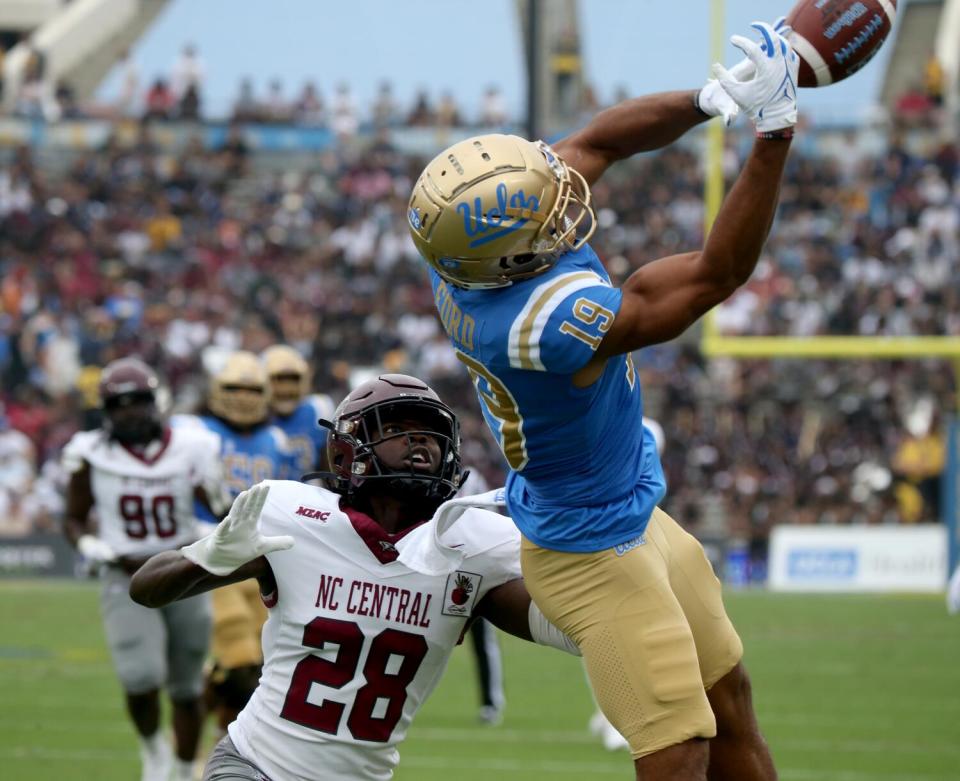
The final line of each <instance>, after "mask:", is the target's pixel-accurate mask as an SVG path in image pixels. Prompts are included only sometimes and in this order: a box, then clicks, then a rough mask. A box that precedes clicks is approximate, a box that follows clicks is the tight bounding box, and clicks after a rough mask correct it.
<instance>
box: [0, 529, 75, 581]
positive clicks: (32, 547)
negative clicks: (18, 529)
mask: <svg viewBox="0 0 960 781" xmlns="http://www.w3.org/2000/svg"><path fill="white" fill-rule="evenodd" d="M76 560H77V554H76V552H75V551H74V550H73V548H72V547H70V543H68V542H67V541H66V540H65V539H64V538H63V535H61V534H30V535H27V536H26V537H0V578H25V577H69V576H71V575H73V574H74V567H75V563H76Z"/></svg>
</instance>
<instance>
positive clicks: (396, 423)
mask: <svg viewBox="0 0 960 781" xmlns="http://www.w3.org/2000/svg"><path fill="white" fill-rule="evenodd" d="M428 425H429V424H427V423H426V422H425V421H423V420H420V419H418V418H416V417H414V416H410V415H404V416H402V417H401V416H398V417H397V418H396V419H395V420H385V421H383V422H382V423H381V428H380V437H379V438H380V439H381V440H382V441H381V442H380V443H379V444H377V445H374V447H373V452H374V454H375V455H376V457H377V459H378V460H379V461H380V463H381V464H382V465H383V466H384V467H386V468H387V469H391V470H396V471H403V472H423V473H424V474H427V475H436V474H439V473H440V468H441V466H442V463H441V460H442V458H443V447H442V446H441V445H440V441H439V440H438V439H437V437H436V436H434V435H433V434H431V433H430V432H429V430H428Z"/></svg>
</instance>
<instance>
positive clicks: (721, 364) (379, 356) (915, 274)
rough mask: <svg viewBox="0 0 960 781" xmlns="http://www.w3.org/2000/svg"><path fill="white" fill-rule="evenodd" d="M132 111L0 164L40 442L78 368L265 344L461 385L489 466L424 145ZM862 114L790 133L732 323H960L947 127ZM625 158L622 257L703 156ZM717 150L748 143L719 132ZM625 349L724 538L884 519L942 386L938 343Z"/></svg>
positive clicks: (13, 301) (335, 386)
mask: <svg viewBox="0 0 960 781" xmlns="http://www.w3.org/2000/svg"><path fill="white" fill-rule="evenodd" d="M148 131H149V129H148V128H147V129H144V131H143V133H142V134H141V135H140V136H139V137H138V138H137V139H136V140H135V141H133V142H132V143H131V144H130V145H129V146H125V145H124V144H123V143H121V141H120V139H119V137H118V138H117V139H113V140H111V141H110V142H108V143H107V144H106V145H105V147H104V148H103V149H102V150H100V151H98V152H96V153H87V154H80V155H79V156H78V157H77V159H76V160H75V161H74V162H73V163H72V164H70V165H69V166H66V167H65V168H63V169H59V170H58V169H52V170H46V171H42V170H41V169H40V168H39V166H38V165H37V164H36V162H35V161H34V160H33V158H32V157H31V155H30V153H29V150H28V149H25V150H19V151H16V152H13V153H12V155H11V157H10V158H9V159H8V160H7V161H6V162H4V163H2V164H0V380H2V381H0V400H3V401H5V402H6V405H7V412H8V416H9V418H10V422H11V426H12V427H13V428H16V429H18V430H20V431H22V432H23V433H24V434H25V435H26V436H27V437H28V438H29V439H30V440H31V441H32V442H33V444H34V447H35V449H36V453H37V456H38V459H39V461H38V462H39V463H40V464H47V463H48V462H49V461H50V458H51V456H54V455H55V454H56V451H57V449H58V447H59V446H60V445H62V443H63V442H64V441H66V439H68V438H69V436H70V434H71V433H72V431H73V429H75V428H76V427H77V426H79V425H81V424H83V420H84V402H83V399H82V396H81V394H80V393H78V392H76V391H75V390H73V386H74V385H75V384H77V383H84V384H85V385H89V384H90V383H89V381H88V380H84V379H83V378H84V377H85V376H87V375H89V373H90V371H91V369H90V368H89V367H96V366H103V365H104V364H105V363H107V362H108V361H110V360H111V359H113V358H116V357H119V356H120V355H123V354H127V353H138V354H141V355H143V356H144V357H145V358H146V359H147V360H148V361H149V362H150V364H151V365H152V366H155V367H156V368H157V369H158V371H161V372H162V373H163V374H164V375H166V376H167V377H169V379H170V383H171V389H172V392H173V394H174V403H175V405H176V406H177V407H178V408H181V409H182V408H184V407H189V406H190V405H191V400H192V399H195V398H196V393H197V381H198V377H200V376H201V372H200V370H199V362H200V357H199V356H200V354H201V352H202V351H203V350H204V349H205V348H207V347H208V346H210V345H217V346H220V347H222V348H223V349H228V350H235V349H238V348H245V349H252V350H255V351H260V350H261V349H263V348H264V347H266V346H268V345H269V344H272V343H274V342H277V341H281V340H282V341H285V342H287V343H290V344H294V345H295V346H296V347H297V348H298V349H299V350H300V351H301V352H302V353H303V354H304V355H305V356H307V357H308V359H309V360H310V362H311V364H312V365H313V366H315V367H316V373H315V383H316V385H315V389H316V390H320V391H324V392H327V393H330V394H331V395H334V396H338V397H342V396H343V394H344V393H345V392H346V390H347V389H348V388H347V383H348V380H349V377H350V375H351V374H352V373H356V372H357V371H358V370H360V369H362V368H363V367H379V366H380V365H382V364H383V363H384V362H386V361H388V360H389V361H400V362H403V363H402V368H404V369H405V370H407V371H410V372H412V373H414V374H422V375H429V377H428V379H429V380H430V381H431V385H433V386H434V387H435V388H436V389H437V391H438V393H440V394H441V395H442V396H444V397H445V398H450V399H463V400H464V402H463V404H464V406H463V407H460V408H458V410H457V412H458V414H460V415H461V419H462V421H463V425H464V441H465V442H467V441H469V442H470V444H469V447H470V449H471V450H470V453H469V454H465V458H468V460H469V461H470V462H471V464H473V465H475V466H476V467H477V468H478V469H479V470H480V471H482V472H483V474H484V476H485V477H487V479H488V480H489V481H490V482H491V484H495V483H497V482H499V481H500V480H502V478H503V473H502V465H501V460H500V456H499V454H498V453H497V451H496V448H495V445H494V444H493V442H492V440H491V439H490V438H489V436H488V435H487V434H486V433H485V427H484V426H483V425H482V421H481V420H480V418H479V412H478V410H477V409H476V407H475V406H474V405H473V394H472V390H471V388H470V385H469V382H470V381H469V379H468V378H467V377H466V376H465V374H464V372H463V370H462V367H460V366H459V363H458V362H457V361H456V359H455V356H453V355H452V354H451V352H450V350H449V347H448V345H447V343H446V341H445V340H444V339H443V338H442V337H437V327H438V326H437V322H436V319H435V317H434V316H433V314H432V311H433V306H432V301H431V297H430V291H429V289H425V286H424V284H423V277H422V272H421V268H420V264H419V262H418V261H417V258H416V254H415V250H413V248H412V245H411V244H410V242H409V241H408V240H407V239H406V227H405V225H406V223H405V219H406V217H405V208H404V207H405V197H404V196H403V195H401V196H399V197H398V196H397V193H405V192H406V187H407V184H408V181H409V176H410V172H411V170H414V171H415V170H419V169H420V167H421V164H422V161H420V160H417V159H415V158H413V157H412V156H411V155H409V154H405V153H403V152H401V151H399V150H398V149H397V148H395V146H393V145H392V144H391V143H389V142H386V141H384V140H383V139H382V138H379V139H377V140H376V141H373V140H372V137H371V138H366V137H364V136H362V135H361V136H359V137H357V138H356V139H355V141H354V143H351V144H350V145H344V146H342V147H334V148H332V149H330V150H329V151H327V152H324V153H323V154H321V155H317V156H310V157H309V159H308V160H307V161H305V158H304V156H303V155H298V156H297V157H296V158H295V160H296V163H291V167H293V166H294V165H295V167H296V170H295V171H293V172H292V175H291V174H286V175H278V174H277V173H276V172H275V171H274V170H272V169H271V170H260V169H259V168H258V167H257V166H252V165H249V164H248V161H249V160H251V159H252V157H253V155H254V154H255V152H254V151H253V150H252V149H251V148H250V147H249V145H248V143H247V142H246V141H245V139H244V137H243V134H242V130H241V128H239V127H237V126H234V127H232V128H231V129H230V130H229V132H228V140H227V141H226V143H225V144H224V145H222V146H220V147H219V148H216V149H204V148H203V147H202V146H199V145H189V146H187V147H185V148H182V149H175V150H171V149H167V148H162V147H161V145H159V144H158V143H157V142H156V141H154V139H153V138H152V137H151V136H150V134H149V132H148ZM870 132H872V133H873V134H874V135H873V136H871V138H872V139H873V141H872V142H871V143H876V144H878V145H879V146H878V148H879V149H880V151H879V152H876V153H867V154H859V155H854V154H852V153H851V150H855V149H856V148H858V146H859V145H860V144H861V143H862V142H863V141H864V137H863V135H862V134H859V133H858V135H857V137H856V138H853V139H851V138H849V137H848V136H846V135H844V134H839V133H823V132H818V131H811V136H812V137H813V140H814V141H815V142H816V143H813V144H810V145H808V147H806V148H804V149H798V150H796V152H797V153H796V154H795V155H794V159H793V161H792V163H791V172H790V175H789V177H788V181H787V184H786V185H785V188H784V193H783V197H782V209H781V212H780V215H779V217H778V220H779V223H778V226H777V229H776V231H775V232H774V234H773V238H772V239H771V241H770V242H769V243H768V246H767V249H766V254H765V257H764V260H763V264H764V267H763V269H762V270H761V272H760V273H758V274H757V276H756V278H755V280H754V281H753V282H752V283H751V285H750V286H748V288H747V289H746V290H745V291H743V293H742V294H741V296H742V297H738V298H737V299H735V301H734V302H733V304H732V306H731V307H725V308H723V309H722V310H721V312H720V316H721V317H720V322H721V323H722V324H724V329H725V332H728V333H741V334H753V335H791V334H804V333H809V334H838V333H844V334H850V333H857V332H861V333H867V334H878V335H883V334H896V333H902V334H952V335H954V336H960V292H958V291H960V260H958V259H957V257H956V253H957V251H958V250H957V249H956V247H957V245H958V242H960V232H958V231H960V228H958V221H960V220H958V211H957V200H956V199H957V195H956V192H957V189H956V188H957V183H958V180H957V175H958V170H960V164H958V162H957V161H958V153H957V144H956V142H955V141H953V140H947V141H945V142H941V141H937V142H936V143H930V144H920V143H916V140H915V139H911V138H910V137H908V136H904V137H903V138H901V137H900V136H889V137H888V136H885V135H884V136H880V135H878V133H877V131H870ZM367 143H372V145H371V146H370V147H369V148H366V147H364V144H367ZM631 165H634V166H636V167H637V168H636V169H635V170H634V172H633V173H632V175H631V177H629V179H630V181H633V182H637V181H639V182H642V183H643V186H641V187H636V186H627V185H626V184H625V183H623V182H621V181H611V182H610V183H608V184H605V185H604V186H603V187H600V188H596V189H595V191H594V197H595V199H596V205H597V213H598V219H600V220H602V221H603V222H604V224H605V226H606V227H607V229H606V230H604V231H603V232H602V239H601V246H599V247H597V250H598V252H599V253H600V254H601V256H602V257H606V258H609V259H610V262H609V266H608V271H609V272H610V274H611V276H613V277H614V278H615V279H617V278H621V277H622V276H623V275H625V274H627V273H629V272H630V271H631V270H632V269H634V268H636V267H637V266H639V265H640V264H642V263H644V262H646V260H647V259H648V258H650V257H657V256H660V255H664V254H667V253H668V252H672V251H681V250H682V249H684V248H686V247H689V246H692V245H694V244H696V243H697V242H699V241H700V233H701V231H702V210H703V205H702V202H701V198H700V193H701V191H702V178H701V164H700V159H699V157H698V155H697V154H695V153H694V152H693V151H692V150H691V149H688V148H684V147H677V148H672V149H669V150H665V151H664V152H663V153H661V154H657V155H648V156H644V157H643V158H640V159H638V160H636V161H634V162H633V163H631ZM725 165H726V167H727V168H728V170H734V169H736V168H737V167H738V166H739V165H740V159H739V145H738V143H737V138H736V137H735V136H734V137H733V139H732V143H731V144H730V146H729V147H728V149H727V150H726V158H725ZM61 202H62V203H61ZM920 269H922V270H924V271H923V272H922V273H921V271H920ZM933 272H936V274H937V275H939V276H930V277H929V279H928V276H927V275H928V274H931V273H933ZM934 280H937V281H934ZM131 282H132V283H135V285H132V286H128V283H131ZM398 368H400V367H398ZM638 370H639V371H641V372H642V373H643V375H644V383H645V388H646V399H645V401H646V408H647V410H648V413H649V414H652V415H654V416H655V417H657V418H658V419H659V420H660V422H661V423H662V425H663V427H664V429H665V430H666V432H667V436H668V439H669V441H670V442H671V446H670V447H668V448H667V450H666V452H665V454H664V468H665V470H666V471H667V476H668V480H669V482H670V484H671V486H673V490H672V493H671V498H670V502H669V503H668V506H667V508H666V509H667V511H668V512H670V513H671V514H672V515H673V516H674V517H676V518H678V520H681V521H683V522H684V523H688V524H690V525H691V526H692V527H693V528H695V529H696V530H697V532H698V533H701V534H704V535H710V534H712V535H714V536H715V537H716V538H723V537H724V530H725V529H727V528H728V527H729V526H731V525H732V526H733V527H735V529H736V530H737V531H738V533H742V534H743V535H744V536H745V538H746V539H749V540H750V541H751V545H752V548H751V550H753V551H754V552H755V553H756V555H757V556H758V557H760V556H762V550H763V546H764V545H765V537H766V535H767V533H768V531H769V528H770V526H771V525H772V524H773V523H774V522H777V521H778V519H782V518H790V519H794V520H797V521H798V522H809V523H816V522H820V521H831V522H837V523H849V522H854V521H859V522H869V523H886V522H896V521H897V520H898V519H899V518H900V517H901V516H900V514H899V513H898V510H897V505H896V499H895V495H894V490H893V485H892V480H891V478H890V473H891V472H893V471H897V472H898V474H902V472H900V470H899V469H896V467H895V464H894V455H895V454H896V452H897V447H898V445H899V444H900V442H901V437H902V434H901V432H900V431H899V428H898V424H897V423H896V421H898V420H899V419H900V418H899V412H898V410H899V409H902V408H906V407H909V404H910V403H911V400H915V399H916V398H918V397H919V396H920V395H923V394H926V395H929V396H931V397H932V398H933V399H934V404H935V405H936V406H937V407H938V408H940V409H950V408H953V406H954V404H955V401H954V399H955V395H954V394H955V388H954V380H953V377H952V373H951V372H950V371H949V368H948V366H946V365H945V364H944V363H943V362H931V363H924V362H909V363H906V362H876V363H871V362H857V361H846V362H835V363H826V362H793V361H784V362H771V361H723V360H715V361H710V362H709V363H708V362H705V361H704V360H703V359H702V358H701V357H700V356H699V354H698V353H697V352H696V351H695V350H692V349H690V348H689V347H688V346H685V345H681V344H676V343H671V344H668V345H663V346H661V347H658V348H656V349H655V350H649V351H644V352H643V353H641V354H640V356H638ZM87 406H89V405H87ZM87 414H88V415H89V411H88V412H87ZM83 425H87V424H83ZM861 466H862V467H863V468H862V469H859V470H858V467H861ZM855 474H856V477H855V476H854V475H855ZM884 475H886V478H885V479H886V483H884V479H882V478H883V476H884ZM718 530H719V531H718Z"/></svg>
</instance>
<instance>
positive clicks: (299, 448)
mask: <svg viewBox="0 0 960 781" xmlns="http://www.w3.org/2000/svg"><path fill="white" fill-rule="evenodd" d="M261 358H262V359H263V365H264V367H265V368H266V370H267V376H268V377H269V378H270V410H271V412H272V413H273V417H272V418H271V419H270V422H271V423H273V425H275V426H276V427H277V428H279V429H280V430H281V431H282V432H283V433H284V434H286V436H287V442H288V444H289V446H290V449H291V450H293V452H294V453H296V455H297V464H298V467H297V468H298V469H299V470H300V475H305V474H307V473H308V472H314V471H316V470H318V469H321V468H322V466H323V465H322V463H321V462H322V459H323V455H324V452H325V450H326V443H327V432H326V430H325V429H323V428H320V425H319V424H318V423H317V421H318V420H320V419H321V418H322V419H324V420H330V419H331V418H332V417H333V409H334V404H333V401H331V399H330V397H329V396H327V395H326V394H311V393H310V367H309V366H308V365H307V362H306V361H305V360H304V358H303V356H302V355H300V353H298V352H297V351H296V350H294V349H293V348H292V347H290V346H288V345H285V344H275V345H273V346H272V347H268V348H267V349H266V350H264V351H263V354H262V355H261ZM300 475H298V477H299V476H300Z"/></svg>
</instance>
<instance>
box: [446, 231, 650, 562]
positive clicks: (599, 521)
mask: <svg viewBox="0 0 960 781" xmlns="http://www.w3.org/2000/svg"><path fill="white" fill-rule="evenodd" d="M431 276H432V282H433V291H434V300H435V302H436V304H437V308H438V310H439V312H440V319H441V321H442V322H443V325H444V329H445V330H446V331H447V334H448V335H449V336H450V339H451V341H452V342H453V345H454V347H455V349H456V351H457V357H458V358H459V359H460V360H461V361H462V362H463V363H464V364H465V365H466V367H467V370H468V371H469V372H470V375H471V377H472V379H473V382H474V385H475V386H476V389H477V395H478V397H479V399H480V407H481V409H482V411H483V415H484V418H486V421H487V424H488V425H489V426H490V429H491V431H492V432H493V435H494V437H496V439H497V442H498V443H499V445H500V449H501V450H502V451H503V454H504V456H505V457H506V459H507V463H508V464H509V465H510V468H511V471H510V475H509V477H508V478H507V506H508V509H509V511H510V514H511V515H512V516H513V519H514V521H515V523H516V524H517V526H518V527H519V528H520V531H521V532H523V534H524V536H526V537H527V538H528V539H529V540H532V541H533V542H534V543H536V544H537V545H540V546H541V547H544V548H551V549H553V550H560V551H570V552H587V551H596V550H603V549H604V548H609V547H613V546H615V545H618V544H620V543H624V542H627V541H629V540H632V539H634V538H636V537H638V536H640V535H641V534H643V532H644V530H645V529H646V525H647V521H648V520H649V518H650V514H651V513H652V512H653V509H654V507H655V506H656V504H657V502H659V501H660V499H661V498H663V495H664V493H665V491H666V481H665V480H664V477H663V469H662V468H661V466H660V457H659V455H658V454H657V448H656V444H655V442H654V439H653V435H652V434H651V433H650V432H649V431H648V430H647V429H646V428H644V426H643V423H642V417H643V402H642V400H641V395H640V384H639V381H638V378H637V373H636V371H635V369H634V366H633V360H632V358H631V357H630V355H624V356H618V357H614V358H611V359H610V360H608V361H607V362H606V366H605V368H604V369H603V373H602V374H601V375H600V377H599V379H598V380H597V381H596V382H594V383H593V384H592V385H590V386H588V387H586V388H577V387H574V385H573V375H574V374H575V373H576V372H577V371H578V370H580V369H582V368H583V367H584V366H585V365H586V364H587V363H588V362H589V361H590V359H591V358H592V357H593V355H594V352H595V351H596V349H597V347H599V345H600V342H601V341H602V339H603V336H604V334H605V333H606V332H607V331H608V330H609V329H610V326H611V325H612V323H613V320H614V318H615V317H616V315H617V313H618V312H619V310H620V302H621V293H620V290H619V289H617V288H614V287H612V286H611V285H610V278H609V277H608V276H607V273H606V270H605V269H604V268H603V265H602V264H601V263H600V260H599V258H597V256H596V254H595V253H594V251H593V250H592V249H591V248H590V247H589V246H585V247H583V248H582V249H580V250H578V251H576V252H568V253H566V254H565V255H563V256H562V258H561V259H560V260H559V261H558V263H557V264H556V265H555V266H554V267H553V268H551V269H550V270H549V271H547V272H545V273H543V274H541V275H539V276H537V277H534V278H532V279H527V280H523V281H521V282H516V283H514V284H513V285H511V286H509V287H505V288H500V289H496V290H464V289H463V288H458V287H456V286H454V285H448V284H447V283H446V282H444V281H443V279H442V278H441V277H440V276H439V275H437V274H436V273H435V272H432V273H431Z"/></svg>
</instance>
